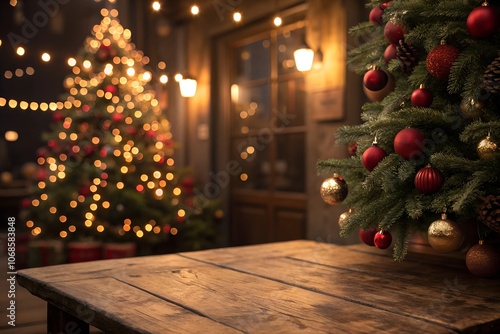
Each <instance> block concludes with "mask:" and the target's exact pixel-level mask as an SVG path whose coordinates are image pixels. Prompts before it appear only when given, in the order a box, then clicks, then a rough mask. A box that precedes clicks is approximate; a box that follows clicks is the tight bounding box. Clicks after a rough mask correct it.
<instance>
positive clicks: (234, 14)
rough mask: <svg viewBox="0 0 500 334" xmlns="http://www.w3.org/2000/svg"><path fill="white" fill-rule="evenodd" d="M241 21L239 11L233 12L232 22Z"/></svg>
mask: <svg viewBox="0 0 500 334" xmlns="http://www.w3.org/2000/svg"><path fill="white" fill-rule="evenodd" d="M241 19H242V16H241V13H240V12H239V11H235V12H234V13H233V20H234V22H241Z"/></svg>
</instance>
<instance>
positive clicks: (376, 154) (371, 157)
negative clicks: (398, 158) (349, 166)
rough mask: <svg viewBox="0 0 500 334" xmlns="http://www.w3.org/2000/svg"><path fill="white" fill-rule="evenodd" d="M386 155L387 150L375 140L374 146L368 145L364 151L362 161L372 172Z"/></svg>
mask: <svg viewBox="0 0 500 334" xmlns="http://www.w3.org/2000/svg"><path fill="white" fill-rule="evenodd" d="M386 156H387V153H385V151H384V150H383V149H381V148H380V147H378V146H377V143H376V142H374V143H373V146H370V147H368V148H367V149H366V151H364V152H363V155H362V156H361V162H362V163H363V166H365V168H366V169H367V170H368V171H369V172H371V171H372V170H373V169H374V168H375V167H377V165H378V163H379V162H380V161H382V160H383V159H384V158H385V157H386Z"/></svg>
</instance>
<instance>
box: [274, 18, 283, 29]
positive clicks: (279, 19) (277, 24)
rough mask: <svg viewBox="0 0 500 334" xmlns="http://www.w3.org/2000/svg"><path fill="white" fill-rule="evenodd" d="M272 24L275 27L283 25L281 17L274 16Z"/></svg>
mask: <svg viewBox="0 0 500 334" xmlns="http://www.w3.org/2000/svg"><path fill="white" fill-rule="evenodd" d="M273 22H274V25H275V26H277V27H279V26H280V25H281V24H282V23H283V20H282V19H281V17H279V16H276V17H275V18H274V21H273Z"/></svg>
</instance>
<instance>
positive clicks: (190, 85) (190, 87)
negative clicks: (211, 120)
mask: <svg viewBox="0 0 500 334" xmlns="http://www.w3.org/2000/svg"><path fill="white" fill-rule="evenodd" d="M179 86H180V89H181V95H182V96H183V97H193V96H194V95H195V94H196V86H197V82H196V80H194V79H189V78H184V79H182V80H181V81H180V82H179Z"/></svg>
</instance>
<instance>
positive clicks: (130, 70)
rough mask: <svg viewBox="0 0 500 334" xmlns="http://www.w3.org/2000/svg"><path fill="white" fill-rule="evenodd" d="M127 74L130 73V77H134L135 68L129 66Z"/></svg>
mask: <svg viewBox="0 0 500 334" xmlns="http://www.w3.org/2000/svg"><path fill="white" fill-rule="evenodd" d="M127 75H128V76H129V77H133V76H134V75H135V70H134V68H133V67H129V68H127Z"/></svg>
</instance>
